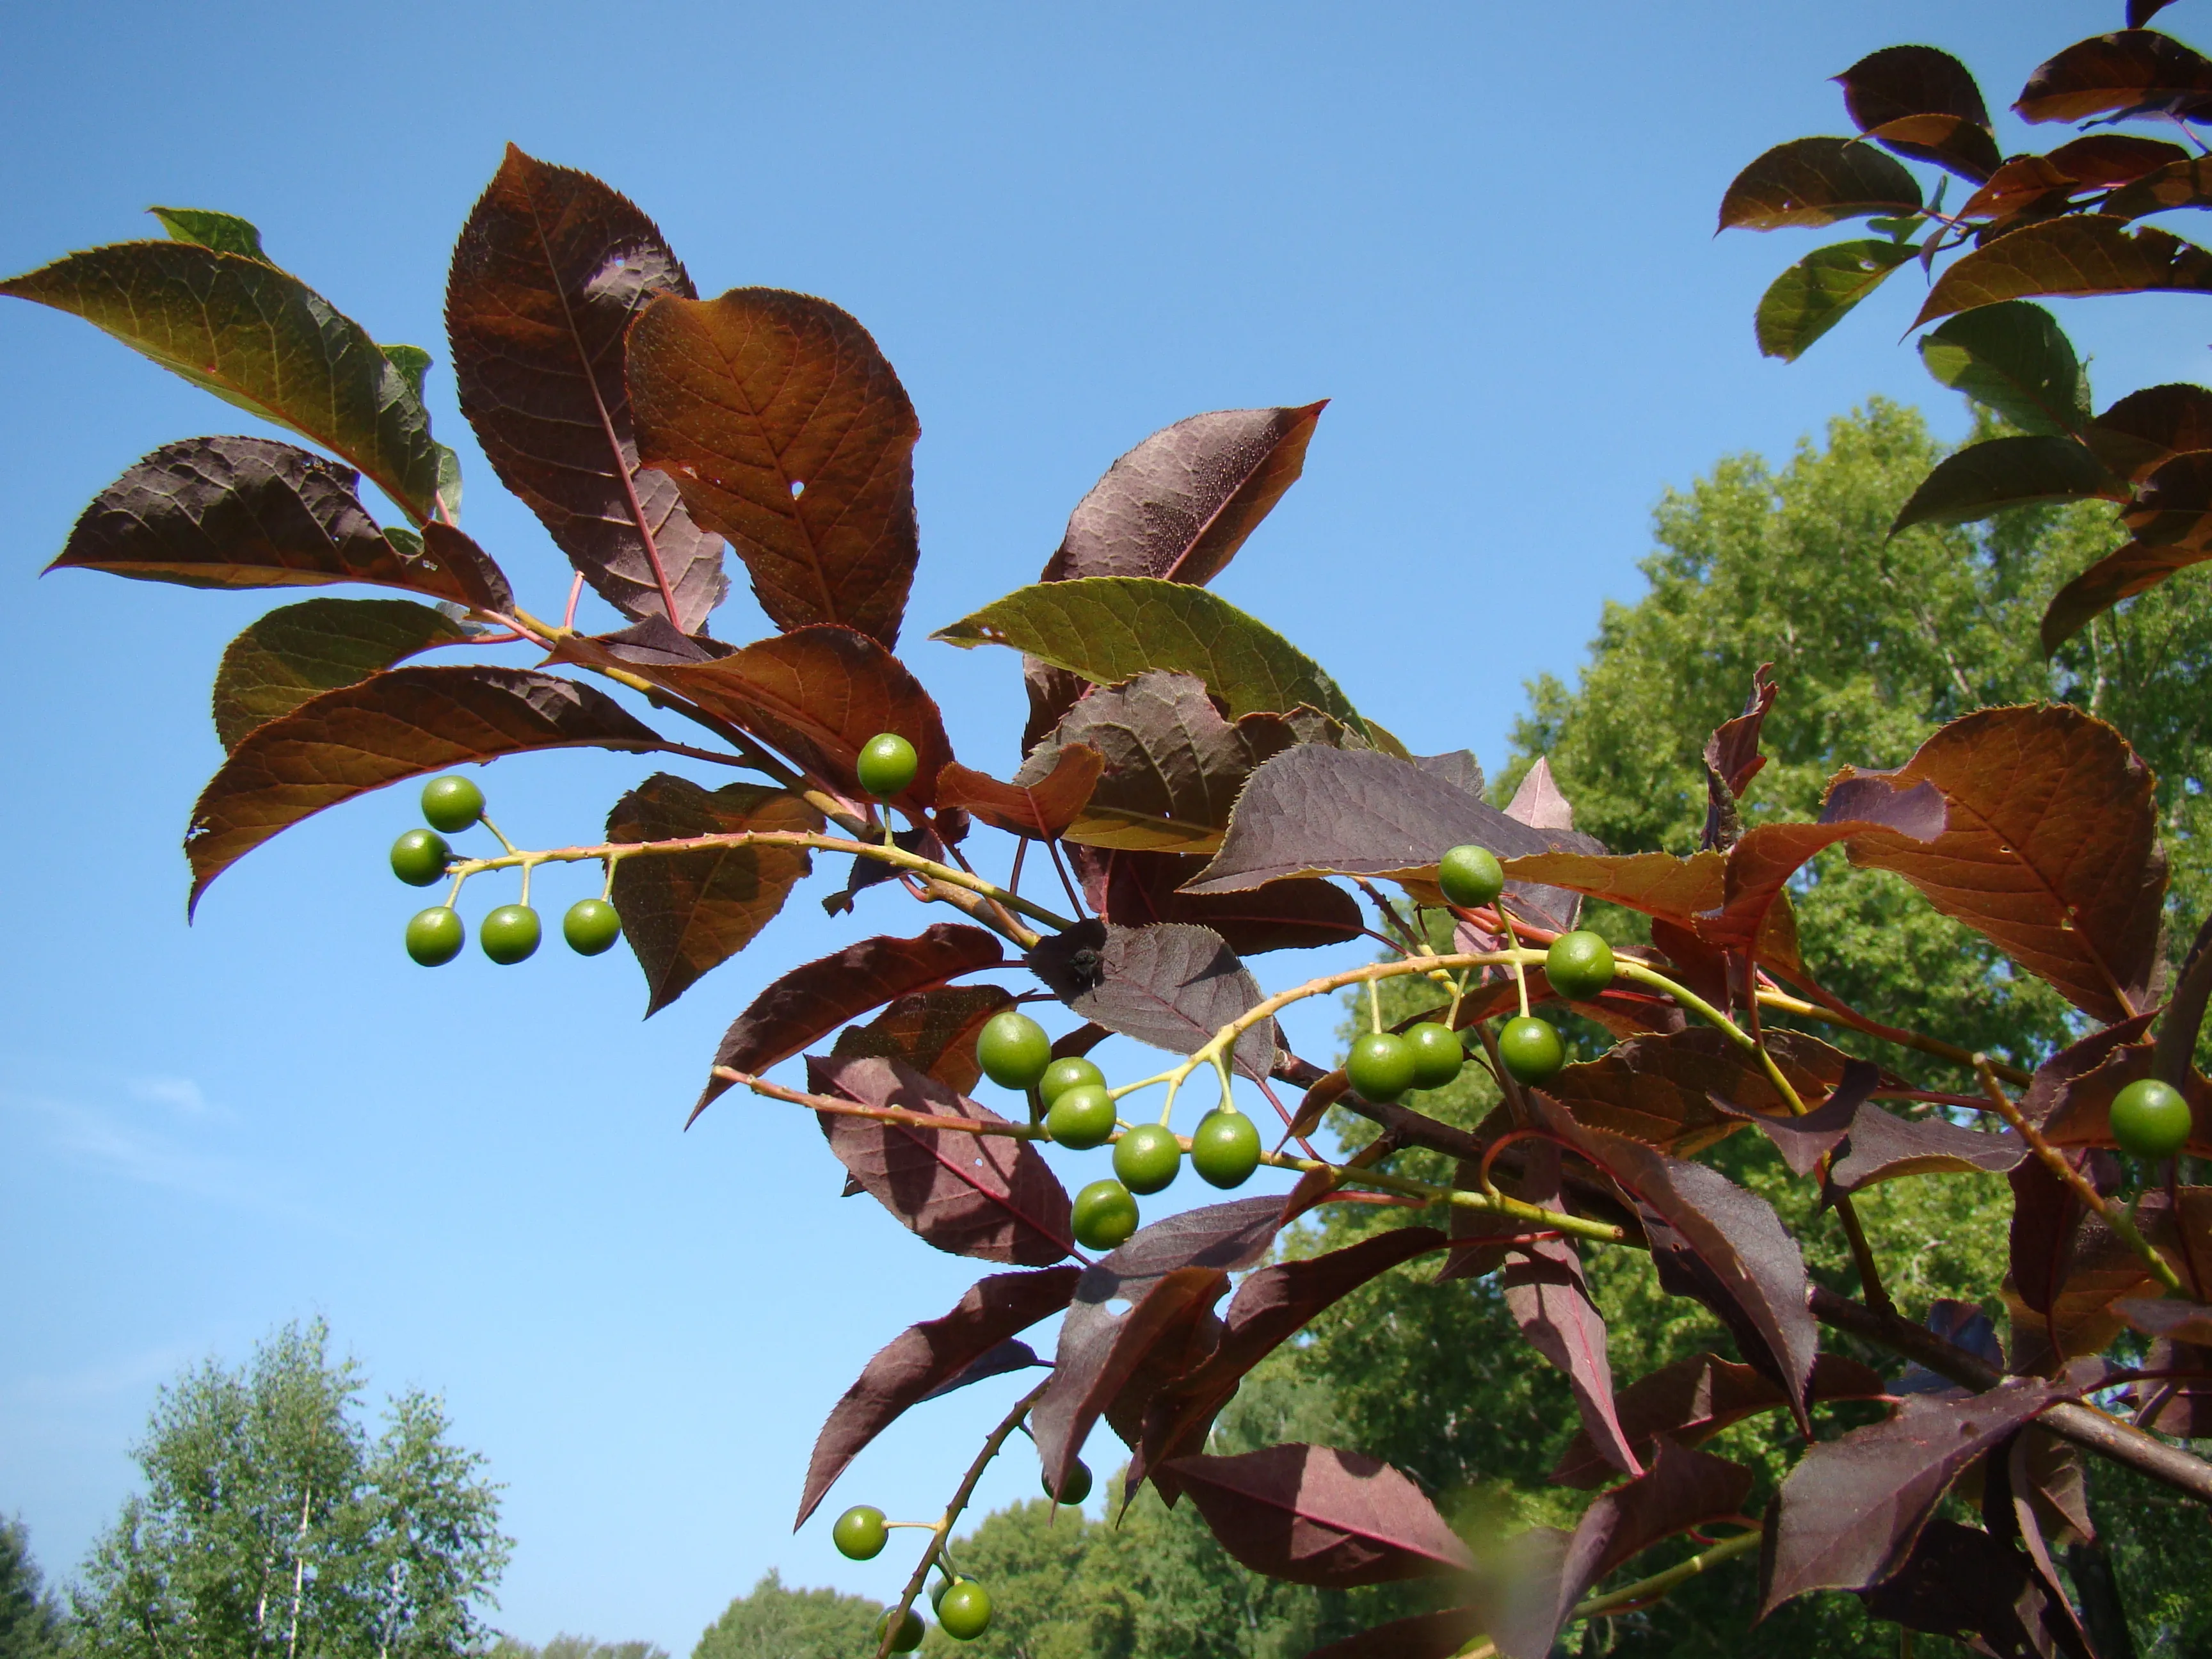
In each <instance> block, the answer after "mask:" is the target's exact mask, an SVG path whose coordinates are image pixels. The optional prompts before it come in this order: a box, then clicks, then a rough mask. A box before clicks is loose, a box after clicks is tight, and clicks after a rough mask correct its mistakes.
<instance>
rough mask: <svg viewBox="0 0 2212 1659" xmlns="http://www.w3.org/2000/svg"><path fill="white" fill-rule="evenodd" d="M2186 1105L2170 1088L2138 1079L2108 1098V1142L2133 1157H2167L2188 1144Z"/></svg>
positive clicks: (2187, 1113) (2177, 1093)
mask: <svg viewBox="0 0 2212 1659" xmlns="http://www.w3.org/2000/svg"><path fill="white" fill-rule="evenodd" d="M2191 1127H2192V1126H2191V1120H2190V1113H2189V1103H2188V1102H2187V1101H2186V1100H2184V1099H2183V1098H2182V1097H2181V1095H2180V1093H2179V1091H2177V1090H2175V1089H2174V1088H2173V1087H2172V1085H2168V1084H2164V1083H2160V1082H2159V1081H2158V1080H2157V1079H2154V1078H2141V1079H2137V1080H2136V1081H2135V1082H2133V1083H2130V1085H2128V1086H2127V1087H2126V1088H2124V1089H2123V1090H2121V1091H2119V1093H2118V1094H2117V1095H2114V1096H2113V1097H2112V1139H2115V1140H2117V1141H2118V1142H2119V1143H2120V1150H2121V1151H2122V1152H2129V1153H2131V1154H2133V1155H2134V1156H2135V1157H2136V1158H2171V1157H2172V1156H2173V1154H2174V1153H2176V1152H2179V1151H2180V1150H2181V1149H2182V1147H2183V1146H2186V1145H2187V1144H2188V1141H2189V1132H2190V1129H2191Z"/></svg>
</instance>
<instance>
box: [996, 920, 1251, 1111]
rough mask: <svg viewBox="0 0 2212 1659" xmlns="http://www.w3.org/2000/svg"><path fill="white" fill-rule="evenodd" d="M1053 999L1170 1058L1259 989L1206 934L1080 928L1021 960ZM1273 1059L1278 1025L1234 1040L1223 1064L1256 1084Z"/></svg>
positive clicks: (1181, 926)
mask: <svg viewBox="0 0 2212 1659" xmlns="http://www.w3.org/2000/svg"><path fill="white" fill-rule="evenodd" d="M1027 960H1028V962H1029V963H1030V968H1031V969H1033V970H1034V971H1035V972H1036V975H1037V977H1038V978H1039V979H1042V981H1044V982H1045V983H1046V984H1047V985H1048V986H1050V987H1052V990H1053V994H1054V995H1056V996H1058V997H1059V998H1060V1000H1062V1001H1063V1002H1065V1003H1066V1004H1067V1006H1069V1007H1070V1008H1073V1010H1074V1011H1075V1012H1077V1013H1079V1014H1081V1015H1082V1016H1083V1017H1084V1018H1085V1019H1089V1020H1096V1021H1097V1023H1098V1024H1101V1025H1103V1026H1104V1027H1106V1029H1107V1030H1109V1031H1119V1032H1120V1033H1121V1035H1122V1036H1132V1037H1134V1038H1136V1039H1137V1041H1138V1042H1149V1043H1151V1044H1152V1046H1153V1047H1154V1048H1164V1049H1166V1050H1167V1051H1168V1052H1169V1053H1170V1054H1194V1053H1196V1052H1197V1051H1198V1049H1199V1048H1201V1047H1203V1046H1204V1045H1205V1044H1206V1042H1208V1041H1209V1040H1210V1039H1211V1038H1212V1036H1213V1034H1214V1033H1215V1032H1216V1031H1218V1030H1220V1029H1221V1028H1222V1027H1223V1026H1225V1025H1226V1024H1229V1023H1230V1022H1231V1020H1233V1019H1235V1018H1237V1017H1238V1016H1239V1015H1242V1014H1243V1013H1245V1012H1249V1010H1251V1009H1253V1008H1255V1007H1257V1006H1259V1004H1260V1001H1261V994H1260V982H1259V981H1257V980H1255V979H1254V978H1253V977H1252V972H1251V969H1249V968H1247V967H1245V966H1244V964H1243V963H1241V962H1239V961H1238V960H1237V953H1236V952H1235V951H1232V950H1231V949H1230V948H1229V946H1228V945H1226V944H1225V943H1224V942H1223V940H1222V938H1221V935H1220V934H1218V933H1215V932H1213V931H1212V929H1211V928H1207V927H1194V926H1193V925H1191V924H1189V923H1187V922H1163V923H1161V924H1159V925H1158V926H1157V927H1105V926H1103V924H1101V923H1098V922H1096V921H1087V922H1085V923H1082V924H1081V925H1079V926H1078V927H1072V928H1070V929H1068V931H1067V932H1066V933H1055V934H1054V935H1053V936H1051V937H1050V938H1048V939H1046V940H1045V941H1044V942H1043V943H1042V944H1041V945H1037V946H1036V948H1035V949H1034V950H1032V951H1030V953H1029V957H1028V958H1027ZM1279 1052H1280V1045H1279V1042H1278V1041H1277V1033H1276V1030H1275V1022H1274V1021H1273V1020H1272V1019H1263V1020H1261V1021H1260V1022H1258V1023H1257V1024H1255V1025H1252V1026H1250V1027H1249V1028H1248V1029H1247V1030H1245V1031H1244V1032H1243V1034H1242V1035H1241V1036H1238V1038H1237V1042H1236V1046H1235V1048H1233V1049H1232V1050H1231V1054H1230V1063H1231V1065H1232V1066H1234V1067H1235V1068H1236V1069H1237V1071H1239V1072H1242V1073H1243V1074H1244V1075H1245V1076H1246V1077H1249V1078H1251V1079H1255V1081H1256V1080H1259V1079H1264V1078H1266V1077H1267V1075H1268V1074H1269V1073H1271V1072H1273V1070H1274V1066H1275V1057H1276V1055H1277V1054H1279Z"/></svg>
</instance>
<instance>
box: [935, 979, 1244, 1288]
mask: <svg viewBox="0 0 2212 1659" xmlns="http://www.w3.org/2000/svg"><path fill="white" fill-rule="evenodd" d="M975 1061H976V1064H978V1065H979V1066H981V1067H982V1068H983V1075H984V1076H986V1077H987V1078H989V1079H991V1081H992V1082H994V1083H995V1084H997V1085H999V1086H1000V1088H1002V1089H1019V1090H1024V1091H1028V1090H1035V1091H1036V1100H1037V1103H1038V1104H1040V1105H1041V1106H1042V1108H1043V1109H1044V1127H1045V1128H1046V1130H1047V1132H1048V1133H1050V1134H1051V1136H1052V1138H1053V1139H1054V1140H1055V1141H1057V1142H1059V1144H1060V1145H1061V1146H1066V1147H1068V1148H1070V1149H1072V1150H1073V1151H1076V1152H1087V1151H1088V1150H1090V1149H1091V1147H1094V1146H1104V1145H1105V1144H1106V1143H1107V1142H1108V1141H1109V1140H1113V1141H1114V1174H1113V1176H1111V1177H1109V1178H1107V1179H1103V1180H1099V1181H1094V1182H1091V1183H1090V1184H1089V1185H1088V1186H1086V1187H1085V1188H1083V1189H1082V1190H1081V1191H1080V1192H1079V1193H1077V1194H1076V1195H1075V1212H1074V1217H1073V1225H1074V1229H1075V1238H1076V1242H1077V1243H1079V1244H1081V1245H1083V1246H1084V1247H1085V1249H1093V1250H1110V1249H1114V1248H1115V1246H1116V1245H1118V1244H1120V1243H1122V1241H1123V1240H1125V1239H1127V1237H1129V1235H1130V1234H1132V1233H1133V1232H1135V1231H1137V1221H1138V1215H1137V1195H1138V1194H1152V1193H1157V1192H1159V1191H1162V1190H1163V1189H1164V1188H1166V1187H1167V1186H1168V1185H1169V1184H1170V1183H1171V1182H1173V1181H1174V1180H1175V1178H1176V1176H1177V1175H1178V1174H1179V1173H1180V1172H1181V1171H1182V1158H1183V1151H1182V1143H1181V1142H1180V1141H1178V1140H1177V1139H1176V1137H1175V1135H1174V1133H1172V1132H1171V1131H1170V1129H1169V1128H1168V1127H1167V1126H1166V1125H1165V1124H1161V1123H1139V1124H1138V1125H1136V1126H1135V1127H1133V1128H1130V1129H1127V1130H1126V1131H1124V1132H1123V1133H1122V1135H1121V1139H1118V1140H1115V1139H1114V1131H1115V1128H1116V1127H1119V1123H1118V1120H1117V1118H1116V1115H1115V1109H1114V1097H1113V1096H1112V1095H1111V1094H1110V1093H1109V1092H1108V1091H1107V1087H1106V1077H1105V1073H1103V1072H1101V1071H1100V1070H1099V1069H1098V1067H1097V1066H1095V1065H1093V1064H1092V1063H1091V1061H1090V1060H1085V1059H1083V1058H1081V1057H1079V1056H1076V1055H1069V1056H1067V1057H1066V1058H1064V1059H1060V1060H1054V1058H1053V1057H1052V1039H1051V1038H1050V1037H1048V1036H1046V1035H1045V1031H1044V1028H1043V1027H1042V1025H1039V1024H1037V1023H1036V1021H1035V1020H1033V1019H1031V1018H1030V1017H1029V1016H1028V1015H1027V1014H1024V1013H1019V1012H1016V1011H1014V1010H1013V1009H1011V1008H1010V1009H1008V1010H1006V1012H1003V1013H999V1014H994V1015H993V1016H992V1017H991V1018H989V1019H988V1020H987V1021H985V1022H984V1024H983V1030H982V1031H981V1034H979V1035H978V1036H977V1037H976V1039H975ZM1190 1164H1191V1168H1193V1169H1194V1170H1197V1171H1198V1173H1199V1177H1200V1179H1201V1180H1203V1181H1206V1182H1209V1183H1210V1184H1212V1185H1213V1186H1216V1187H1220V1188H1231V1187H1241V1186H1243V1184H1244V1182H1246V1181H1248V1180H1249V1179H1250V1178H1251V1175H1252V1171H1253V1170H1256V1169H1258V1168H1259V1167H1260V1130H1259V1127H1258V1126H1257V1125H1256V1124H1255V1123H1254V1122H1253V1121H1252V1120H1251V1119H1250V1118H1249V1117H1247V1116H1245V1115H1244V1114H1243V1113H1242V1112H1240V1111H1238V1110H1237V1109H1236V1108H1235V1107H1234V1106H1231V1105H1229V1104H1227V1103H1224V1104H1222V1105H1221V1106H1219V1107H1217V1108H1216V1109H1214V1110H1212V1111H1211V1112H1208V1113H1207V1114H1206V1116H1205V1117H1204V1118H1202V1119H1200V1121H1199V1125H1198V1127H1197V1129H1196V1130H1195V1132H1194V1133H1193V1134H1192V1135H1191V1138H1190Z"/></svg>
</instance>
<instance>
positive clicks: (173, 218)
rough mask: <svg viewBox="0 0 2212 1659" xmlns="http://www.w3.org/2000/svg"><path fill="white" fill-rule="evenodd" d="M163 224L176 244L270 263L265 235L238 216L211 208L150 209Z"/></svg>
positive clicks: (148, 210) (162, 226) (163, 227)
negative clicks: (193, 245) (185, 244)
mask: <svg viewBox="0 0 2212 1659" xmlns="http://www.w3.org/2000/svg"><path fill="white" fill-rule="evenodd" d="M146 211H147V212H149V213H150V214H152V215H153V216H155V218H156V219H159V220H160V221H161V228H162V229H164V230H166V231H167V232H168V233H169V240H171V241H173V242H192V243H196V244H197V245H198V246H201V247H211V248H213V249H214V250H215V251H216V252H217V253H238V254H243V255H244V256H245V257H246V258H249V259H259V260H262V261H264V262H266V261H267V259H268V258H269V256H268V255H267V254H266V253H264V252H262V251H261V232H260V229H259V228H258V227H257V226H255V225H252V224H251V223H249V222H246V220H244V219H241V218H240V217H239V216H237V215H236V214H234V213H218V212H216V211H215V210H213V209H211V208H171V207H156V208H148V209H147V210H146Z"/></svg>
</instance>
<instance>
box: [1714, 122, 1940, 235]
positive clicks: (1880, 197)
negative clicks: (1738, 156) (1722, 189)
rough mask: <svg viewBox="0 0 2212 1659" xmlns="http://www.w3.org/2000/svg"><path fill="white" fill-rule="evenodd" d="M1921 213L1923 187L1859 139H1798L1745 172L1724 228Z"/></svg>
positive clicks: (1726, 206) (1731, 192)
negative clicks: (1872, 215) (1872, 214)
mask: <svg viewBox="0 0 2212 1659" xmlns="http://www.w3.org/2000/svg"><path fill="white" fill-rule="evenodd" d="M1919 211H1920V186H1919V185H1917V183H1915V182H1914V180H1913V177H1912V175H1911V173H1907V172H1906V171H1905V169H1904V168H1903V167H1899V165H1898V164H1897V163H1896V162H1895V161H1891V160H1890V158H1889V157H1888V156H1887V155H1883V154H1882V153H1881V151H1880V150H1879V149H1875V147H1874V146H1873V145H1872V144H1869V143H1866V142H1864V141H1863V140H1862V139H1857V138H1793V139H1791V140H1790V142H1789V143H1786V144H1777V145H1776V146H1775V147H1774V148H1773V149H1770V150H1768V151H1767V152H1766V154H1765V155H1762V156H1760V157H1759V159H1758V160H1757V161H1753V163H1752V164H1751V165H1750V166H1749V167H1746V168H1745V169H1744V170H1743V171H1742V172H1741V173H1738V174H1736V176H1735V182H1734V183H1732V184H1731V185H1729V187H1728V193H1727V194H1726V195H1725V196H1723V197H1722V198H1721V222H1720V228H1721V229H1723V230H1730V229H1739V228H1740V229H1744V230H1779V229H1781V228H1784V226H1787V225H1832V224H1834V223H1835V222H1837V221H1838V219H1852V218H1857V217H1860V216H1863V215H1866V214H1869V213H1875V214H1893V215H1894V214H1909V213H1917V212H1919Z"/></svg>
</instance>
